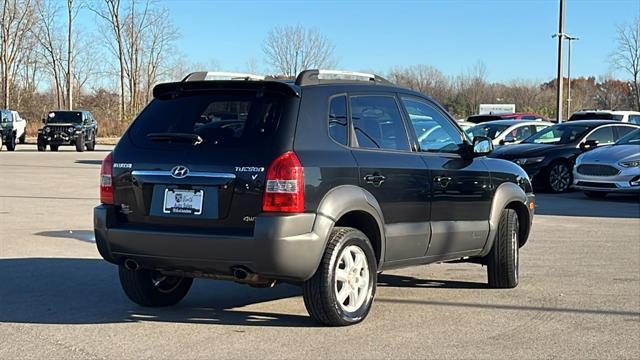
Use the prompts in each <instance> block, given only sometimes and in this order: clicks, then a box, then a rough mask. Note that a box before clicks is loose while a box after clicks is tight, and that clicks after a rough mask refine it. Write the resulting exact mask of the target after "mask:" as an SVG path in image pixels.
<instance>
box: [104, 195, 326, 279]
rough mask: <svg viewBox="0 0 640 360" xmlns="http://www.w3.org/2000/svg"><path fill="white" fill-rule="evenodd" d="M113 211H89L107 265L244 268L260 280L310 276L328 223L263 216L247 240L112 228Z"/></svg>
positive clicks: (209, 270) (310, 217)
mask: <svg viewBox="0 0 640 360" xmlns="http://www.w3.org/2000/svg"><path fill="white" fill-rule="evenodd" d="M115 216H116V207H115V206H113V205H100V206H98V207H96V208H95V209H94V229H95V237H96V244H97V247H98V251H99V252H100V255H102V257H103V258H104V259H105V260H107V261H109V262H112V263H115V264H122V262H124V260H125V259H128V258H130V259H134V260H136V261H138V262H139V263H140V264H141V265H142V267H144V268H149V269H157V270H165V271H184V272H189V273H195V274H198V273H202V274H203V275H207V274H218V275H229V274H231V273H232V270H231V268H232V267H236V266H243V267H245V268H247V269H249V270H250V271H251V272H254V273H256V274H258V275H260V276H262V277H264V278H269V279H282V280H294V281H301V280H306V279H308V278H310V277H311V276H313V274H314V273H315V271H316V269H317V267H318V264H319V263H320V259H321V257H322V254H323V252H324V247H325V243H326V239H327V237H328V234H329V232H330V231H331V229H332V228H333V220H331V219H330V218H328V217H325V216H322V215H316V214H292V215H278V214H268V215H266V214H263V215H260V216H257V217H256V222H255V228H254V234H253V236H252V237H239V236H238V237H231V236H218V235H210V234H201V233H176V232H162V231H154V230H149V229H139V228H133V227H116V226H114V224H115V221H114V220H115Z"/></svg>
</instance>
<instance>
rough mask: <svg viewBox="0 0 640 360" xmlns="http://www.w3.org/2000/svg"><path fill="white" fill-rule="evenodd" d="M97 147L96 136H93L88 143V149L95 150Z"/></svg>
mask: <svg viewBox="0 0 640 360" xmlns="http://www.w3.org/2000/svg"><path fill="white" fill-rule="evenodd" d="M95 149H96V137H95V135H94V136H93V139H92V140H91V141H89V142H88V143H87V151H94V150H95Z"/></svg>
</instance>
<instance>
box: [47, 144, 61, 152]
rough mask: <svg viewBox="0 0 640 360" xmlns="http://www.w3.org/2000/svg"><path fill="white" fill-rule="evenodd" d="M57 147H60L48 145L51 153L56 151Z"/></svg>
mask: <svg viewBox="0 0 640 360" xmlns="http://www.w3.org/2000/svg"><path fill="white" fill-rule="evenodd" d="M59 147H60V145H49V148H51V151H58V148H59Z"/></svg>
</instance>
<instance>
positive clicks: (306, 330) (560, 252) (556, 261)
mask: <svg viewBox="0 0 640 360" xmlns="http://www.w3.org/2000/svg"><path fill="white" fill-rule="evenodd" d="M108 149H109V147H107V146H98V150H99V151H96V152H84V153H76V152H75V151H72V150H73V148H72V147H64V148H61V151H60V152H58V153H52V152H45V153H38V152H37V151H35V146H32V145H27V146H25V145H23V146H18V151H16V152H14V153H8V152H6V151H2V152H0V284H1V285H0V358H5V359H6V358H64V359H69V358H98V359H101V358H117V357H120V358H129V357H132V356H135V357H137V358H167V359H168V358H172V359H173V358H185V359H194V358H221V357H232V358H240V357H242V358H260V359H263V358H301V357H305V358H391V357H393V358H491V359H495V358H507V359H512V358H636V359H637V358H640V204H639V203H638V200H637V199H636V198H634V197H620V196H613V197H608V198H606V199H604V200H591V199H587V198H585V197H584V196H583V195H582V194H581V193H578V192H573V193H568V194H563V195H549V194H539V195H538V198H537V203H538V208H537V214H538V215H537V216H536V218H535V223H534V227H533V233H532V238H531V239H530V240H529V243H528V245H527V246H525V247H524V248H523V249H522V252H521V268H520V269H521V280H520V281H521V283H520V286H519V287H517V288H516V289H512V290H492V289H487V288H486V287H485V277H486V273H485V270H484V269H483V268H482V267H481V266H479V265H472V264H437V265H431V266H423V267H417V268H411V269H405V270H401V271H393V272H388V273H384V274H383V275H382V276H381V277H380V279H379V284H378V293H377V296H376V302H375V304H374V307H373V310H372V313H371V314H370V315H369V317H368V318H367V320H366V321H365V322H364V323H362V324H360V325H356V326H351V327H345V328H324V327H319V326H317V325H316V324H315V323H314V322H312V321H311V319H310V318H308V316H307V314H306V311H305V308H304V305H303V302H302V298H301V296H300V294H301V291H300V290H299V289H298V288H296V287H293V286H288V285H279V286H276V287H275V288H272V289H253V288H250V287H248V286H242V285H237V284H234V283H229V282H215V281H207V280H196V282H195V284H194V287H193V289H192V290H191V292H190V293H189V295H188V296H187V297H186V299H185V300H184V301H183V302H182V303H180V304H179V305H178V306H176V307H173V308H167V309H147V308H142V307H139V306H136V305H134V304H132V303H131V302H129V301H128V300H127V299H126V298H125V296H124V294H123V293H122V291H121V289H120V285H119V283H118V279H117V272H116V268H115V267H114V266H112V265H110V264H108V263H106V262H104V261H102V260H101V259H100V258H99V255H98V252H97V251H96V249H95V244H94V243H93V232H92V208H93V206H95V205H96V204H97V202H98V187H97V184H98V173H99V169H100V161H101V159H102V158H103V157H104V156H106V154H107V152H106V151H108Z"/></svg>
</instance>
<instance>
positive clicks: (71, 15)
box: [66, 0, 80, 110]
mask: <svg viewBox="0 0 640 360" xmlns="http://www.w3.org/2000/svg"><path fill="white" fill-rule="evenodd" d="M79 10H80V7H79V6H78V3H77V2H76V5H75V6H74V0H67V75H66V80H67V81H66V86H67V108H68V109H69V110H72V109H73V22H74V21H75V18H76V16H78V12H79Z"/></svg>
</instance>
